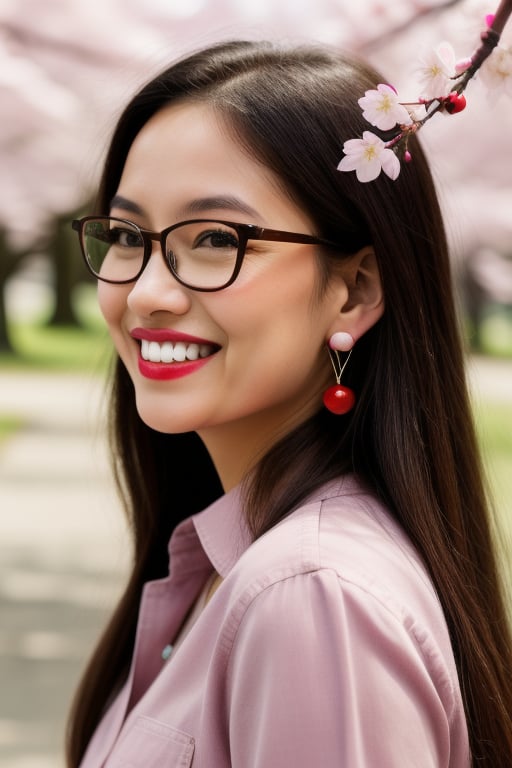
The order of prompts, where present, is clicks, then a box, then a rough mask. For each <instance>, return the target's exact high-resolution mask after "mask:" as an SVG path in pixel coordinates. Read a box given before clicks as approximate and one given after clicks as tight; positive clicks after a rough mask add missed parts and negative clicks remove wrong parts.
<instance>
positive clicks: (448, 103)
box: [444, 91, 466, 115]
mask: <svg viewBox="0 0 512 768" xmlns="http://www.w3.org/2000/svg"><path fill="white" fill-rule="evenodd" d="M444 108H445V109H446V111H447V112H448V113H449V114H450V115H455V114H456V113H457V112H462V110H463V109H465V108H466V97H465V96H464V94H463V93H457V91H452V92H451V93H450V95H449V96H447V97H446V99H445V102H444Z"/></svg>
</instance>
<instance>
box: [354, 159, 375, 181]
mask: <svg viewBox="0 0 512 768" xmlns="http://www.w3.org/2000/svg"><path fill="white" fill-rule="evenodd" d="M355 171H356V176H357V180H358V181H362V182H363V183H364V182H367V181H373V180H374V179H376V178H377V176H378V175H379V173H380V171H381V164H380V160H378V159H375V160H372V161H370V162H368V161H365V162H364V163H363V164H362V165H359V166H358V167H357V168H356V169H355Z"/></svg>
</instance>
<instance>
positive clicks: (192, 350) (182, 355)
mask: <svg viewBox="0 0 512 768" xmlns="http://www.w3.org/2000/svg"><path fill="white" fill-rule="evenodd" d="M217 349H218V347H215V346H214V345H213V344H195V343H189V342H183V341H177V342H172V341H164V342H161V343H160V342H158V341H148V340H147V339H141V346H140V355H141V357H142V359H143V360H147V361H148V362H150V363H165V364H169V363H184V362H187V361H192V360H200V359H202V358H205V357H210V355H213V354H214V352H216V351H217Z"/></svg>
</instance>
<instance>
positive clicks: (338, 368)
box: [323, 331, 356, 416]
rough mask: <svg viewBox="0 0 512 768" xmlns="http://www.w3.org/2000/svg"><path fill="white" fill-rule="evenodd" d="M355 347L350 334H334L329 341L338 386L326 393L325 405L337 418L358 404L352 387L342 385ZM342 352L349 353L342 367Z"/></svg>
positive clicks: (341, 332)
mask: <svg viewBox="0 0 512 768" xmlns="http://www.w3.org/2000/svg"><path fill="white" fill-rule="evenodd" d="M353 346H354V339H353V338H352V336H351V335H350V333H344V332H343V331H340V332H339V333H334V334H333V335H332V336H331V338H330V339H329V356H330V358H331V363H332V367H333V368H334V375H335V376H336V384H333V385H332V387H329V388H328V389H326V390H325V392H324V397H323V401H324V405H325V407H326V408H327V410H328V411H331V413H334V414H336V415H337V416H343V415H344V414H345V413H348V412H349V411H351V410H352V408H353V407H354V405H355V402H356V396H355V394H354V392H353V390H351V389H350V387H345V386H344V385H343V384H340V381H341V377H342V375H343V371H344V370H345V368H346V367H347V363H348V361H349V360H350V355H351V354H352V347H353ZM340 352H348V356H347V359H346V360H345V362H344V363H343V365H341V362H340V356H339V353H340Z"/></svg>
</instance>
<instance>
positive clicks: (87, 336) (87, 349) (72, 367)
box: [0, 288, 112, 373]
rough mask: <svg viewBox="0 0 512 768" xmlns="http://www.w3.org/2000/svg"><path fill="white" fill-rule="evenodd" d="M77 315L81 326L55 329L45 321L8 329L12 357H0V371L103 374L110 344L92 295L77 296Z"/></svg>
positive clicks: (43, 316) (19, 323)
mask: <svg viewBox="0 0 512 768" xmlns="http://www.w3.org/2000/svg"><path fill="white" fill-rule="evenodd" d="M75 309H76V313H77V315H78V317H79V320H80V322H81V326H55V325H50V324H49V323H48V317H47V316H45V315H42V316H41V317H39V318H35V319H32V320H31V321H27V322H14V323H11V324H10V326H9V330H10V336H11V341H12V344H13V346H14V353H0V369H2V370H27V371H30V370H38V371H41V370H45V371H62V372H65V371H68V372H77V371H87V372H89V373H90V372H91V371H93V372H94V371H98V373H101V372H104V371H106V369H107V367H108V364H109V361H110V359H111V350H112V344H111V342H110V339H109V336H108V333H107V330H106V327H105V324H104V322H103V320H102V319H101V318H100V315H99V311H98V309H97V306H96V298H95V294H94V293H93V292H92V291H91V290H90V289H87V288H86V289H85V290H83V291H82V292H79V293H78V294H77V299H76V302H75Z"/></svg>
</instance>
